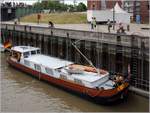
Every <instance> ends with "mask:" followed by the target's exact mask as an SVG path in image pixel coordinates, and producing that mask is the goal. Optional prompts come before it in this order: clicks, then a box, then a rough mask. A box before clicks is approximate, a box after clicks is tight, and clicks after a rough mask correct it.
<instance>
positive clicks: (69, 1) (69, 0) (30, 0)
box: [2, 0, 87, 5]
mask: <svg viewBox="0 0 150 113" xmlns="http://www.w3.org/2000/svg"><path fill="white" fill-rule="evenodd" d="M2 1H3V2H24V3H26V4H33V3H35V2H37V1H38V0H2ZM39 1H41V0H39ZM73 1H74V0H64V2H65V3H66V4H73V3H74V2H73ZM76 2H77V4H78V3H80V2H83V3H84V4H85V5H87V0H76Z"/></svg>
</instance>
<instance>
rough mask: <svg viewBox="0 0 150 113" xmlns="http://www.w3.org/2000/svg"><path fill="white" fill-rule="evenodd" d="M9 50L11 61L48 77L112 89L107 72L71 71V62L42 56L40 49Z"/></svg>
mask: <svg viewBox="0 0 150 113" xmlns="http://www.w3.org/2000/svg"><path fill="white" fill-rule="evenodd" d="M11 50H12V56H14V57H12V58H11V60H13V61H15V62H18V63H20V64H22V65H24V66H26V67H28V68H30V69H33V70H36V71H38V72H40V73H43V74H46V75H48V76H51V77H55V78H58V79H64V80H67V81H70V82H74V83H77V84H80V85H83V86H86V87H89V88H100V87H103V88H105V89H112V88H113V85H114V83H113V82H112V81H110V80H109V73H108V72H105V73H103V74H100V75H99V74H98V73H96V72H88V71H85V70H83V69H82V68H80V69H79V68H78V69H75V70H73V69H71V68H70V66H71V65H74V63H73V62H69V61H66V60H62V59H59V58H54V57H50V56H46V55H42V54H41V53H40V49H39V48H35V47H29V46H16V47H13V48H12V49H11ZM18 54H19V57H18ZM16 56H17V57H16Z"/></svg>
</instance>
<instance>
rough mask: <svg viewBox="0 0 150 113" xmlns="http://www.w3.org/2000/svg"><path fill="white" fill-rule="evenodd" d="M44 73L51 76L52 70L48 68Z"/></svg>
mask: <svg viewBox="0 0 150 113" xmlns="http://www.w3.org/2000/svg"><path fill="white" fill-rule="evenodd" d="M45 71H46V73H48V74H50V75H53V70H52V69H49V68H45Z"/></svg>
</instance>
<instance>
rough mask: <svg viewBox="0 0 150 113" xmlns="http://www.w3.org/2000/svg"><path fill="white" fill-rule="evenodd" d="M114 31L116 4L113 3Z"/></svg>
mask: <svg viewBox="0 0 150 113" xmlns="http://www.w3.org/2000/svg"><path fill="white" fill-rule="evenodd" d="M113 30H115V2H113Z"/></svg>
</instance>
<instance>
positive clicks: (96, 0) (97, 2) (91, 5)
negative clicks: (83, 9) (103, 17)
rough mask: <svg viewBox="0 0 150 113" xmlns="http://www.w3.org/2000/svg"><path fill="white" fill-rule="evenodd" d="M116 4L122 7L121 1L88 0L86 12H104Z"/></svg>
mask: <svg viewBox="0 0 150 113" xmlns="http://www.w3.org/2000/svg"><path fill="white" fill-rule="evenodd" d="M116 2H118V4H119V5H120V6H122V0H88V1H87V6H88V10H104V9H111V8H113V7H114V6H115V4H116Z"/></svg>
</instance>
